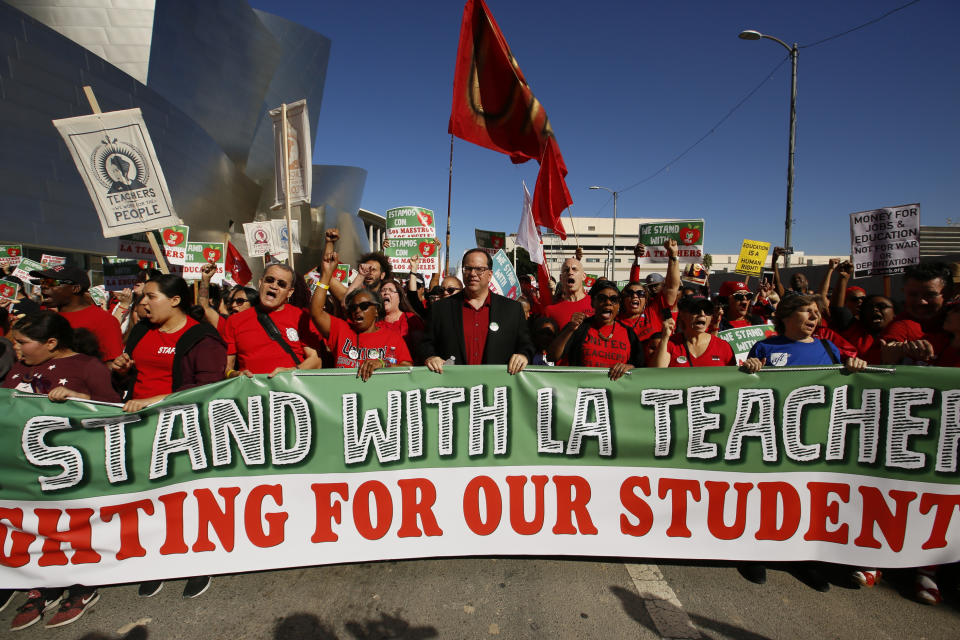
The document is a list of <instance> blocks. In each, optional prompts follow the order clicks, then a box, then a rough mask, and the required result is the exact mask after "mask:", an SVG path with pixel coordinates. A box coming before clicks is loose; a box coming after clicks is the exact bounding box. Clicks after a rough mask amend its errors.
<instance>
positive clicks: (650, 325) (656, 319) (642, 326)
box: [620, 295, 665, 342]
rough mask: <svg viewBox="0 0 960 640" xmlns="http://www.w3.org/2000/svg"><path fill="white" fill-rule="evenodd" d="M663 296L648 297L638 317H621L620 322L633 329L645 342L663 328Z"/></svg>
mask: <svg viewBox="0 0 960 640" xmlns="http://www.w3.org/2000/svg"><path fill="white" fill-rule="evenodd" d="M664 308H665V307H664V304H663V296H661V295H656V296H654V297H652V298H648V299H647V304H646V305H644V307H643V312H642V313H641V314H640V315H639V316H637V317H636V318H624V317H622V316H621V317H620V322H622V323H623V324H625V325H627V326H628V327H630V328H632V329H633V332H634V333H635V334H636V335H637V338H638V339H639V340H640V341H641V342H643V341H644V340H649V339H650V338H651V337H653V336H654V335H656V334H658V333H660V331H661V330H662V329H663V310H664Z"/></svg>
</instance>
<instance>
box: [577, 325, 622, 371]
mask: <svg viewBox="0 0 960 640" xmlns="http://www.w3.org/2000/svg"><path fill="white" fill-rule="evenodd" d="M627 331H628V329H627V328H625V327H623V326H622V325H620V324H619V323H618V324H613V325H611V326H608V327H600V328H599V329H597V328H596V327H590V328H589V329H587V333H586V335H585V336H584V337H583V360H582V362H581V363H580V366H584V367H602V368H604V369H609V368H610V367H612V366H613V365H615V364H617V363H619V362H629V361H630V336H629V334H627Z"/></svg>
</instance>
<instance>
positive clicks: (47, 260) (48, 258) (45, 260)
mask: <svg viewBox="0 0 960 640" xmlns="http://www.w3.org/2000/svg"><path fill="white" fill-rule="evenodd" d="M40 264H42V265H43V266H45V267H57V266H59V265H61V264H67V259H66V258H65V257H63V256H53V255H50V254H49V253H45V254H43V255H42V256H41V257H40Z"/></svg>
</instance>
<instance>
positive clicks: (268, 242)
mask: <svg viewBox="0 0 960 640" xmlns="http://www.w3.org/2000/svg"><path fill="white" fill-rule="evenodd" d="M275 235H276V234H275V233H274V229H273V225H272V224H271V223H270V222H269V221H261V222H245V223H244V224H243V236H244V238H245V239H246V241H247V255H248V256H250V257H251V258H259V257H261V256H265V255H267V254H268V253H273V252H275V251H276V250H277V249H278V248H279V245H280V243H279V241H277V239H276V238H275V237H274V236H275Z"/></svg>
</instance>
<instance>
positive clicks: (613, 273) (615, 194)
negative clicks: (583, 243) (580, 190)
mask: <svg viewBox="0 0 960 640" xmlns="http://www.w3.org/2000/svg"><path fill="white" fill-rule="evenodd" d="M590 188H591V189H603V190H604V191H609V192H610V193H612V194H613V253H612V258H611V259H610V279H611V280H613V281H614V282H616V280H617V197H618V196H619V195H620V192H619V191H614V190H613V189H608V188H606V187H598V186H593V187H590Z"/></svg>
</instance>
